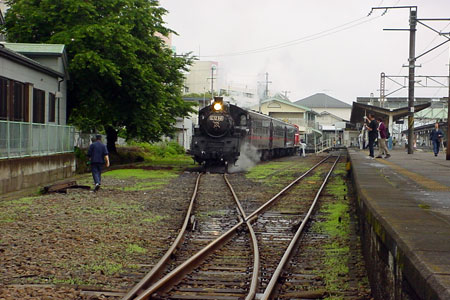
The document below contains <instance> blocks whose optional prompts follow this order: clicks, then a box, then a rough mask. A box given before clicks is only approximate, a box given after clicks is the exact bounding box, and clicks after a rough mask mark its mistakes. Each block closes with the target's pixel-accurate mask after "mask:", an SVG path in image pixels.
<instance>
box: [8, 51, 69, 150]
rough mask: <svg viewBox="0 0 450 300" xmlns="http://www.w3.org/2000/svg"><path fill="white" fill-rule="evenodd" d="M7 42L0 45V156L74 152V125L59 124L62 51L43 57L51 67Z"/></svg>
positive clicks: (63, 102)
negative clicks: (58, 54)
mask: <svg viewBox="0 0 450 300" xmlns="http://www.w3.org/2000/svg"><path fill="white" fill-rule="evenodd" d="M9 45H10V44H5V43H2V44H0V132H1V134H0V158H8V157H21V156H29V155H48V154H51V153H61V152H71V151H73V136H72V137H70V135H71V134H72V135H73V133H72V131H73V128H72V127H69V126H60V125H65V124H66V101H67V93H66V81H67V79H68V75H67V74H66V67H65V66H66V64H65V63H63V62H62V61H63V60H66V58H65V52H64V51H61V53H60V56H52V55H50V54H48V56H47V57H44V58H43V60H44V61H46V62H47V63H48V64H49V65H50V66H52V67H53V68H52V67H49V66H45V65H44V64H42V63H39V62H38V61H36V60H33V59H31V58H29V57H26V56H24V55H22V54H20V53H18V52H16V51H13V50H11V49H8V48H7V47H9ZM18 45H19V44H16V45H15V46H17V47H19V46H18ZM40 46H41V47H42V48H43V47H45V45H40ZM46 46H48V47H50V48H51V47H58V48H59V49H63V48H64V46H63V45H46ZM26 47H28V46H26Z"/></svg>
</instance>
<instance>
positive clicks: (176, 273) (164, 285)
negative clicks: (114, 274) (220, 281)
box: [135, 220, 244, 300]
mask: <svg viewBox="0 0 450 300" xmlns="http://www.w3.org/2000/svg"><path fill="white" fill-rule="evenodd" d="M243 224H244V221H243V220H241V221H240V222H239V223H237V224H236V225H234V226H233V227H232V228H231V229H229V230H228V231H227V232H225V233H224V234H222V235H221V236H220V237H218V238H217V239H216V240H214V241H213V242H211V243H209V244H208V245H207V246H206V247H205V248H203V249H201V250H200V251H199V252H197V253H196V254H194V255H193V256H192V257H190V258H189V259H188V260H186V261H185V262H184V263H182V264H181V265H179V266H178V267H176V268H175V269H174V270H173V271H172V272H170V273H169V274H167V275H166V276H164V277H163V278H162V279H161V280H159V281H158V282H156V283H155V284H154V285H152V286H151V287H150V288H148V289H147V290H145V291H144V292H143V293H142V294H140V295H139V296H137V297H136V298H135V300H144V299H149V297H151V296H152V295H153V294H154V293H156V292H164V291H167V290H169V289H170V288H171V287H172V285H173V284H176V283H177V282H178V281H179V280H181V279H182V278H183V276H184V275H185V274H186V273H188V272H190V271H191V270H192V269H193V268H195V267H196V266H197V265H198V264H200V263H201V262H203V260H204V259H205V258H206V257H207V256H208V255H209V254H211V253H212V252H214V251H215V250H216V249H218V248H220V247H221V246H222V245H223V244H225V243H226V242H227V241H228V240H229V239H231V238H232V237H233V235H234V234H235V233H236V232H237V230H238V229H239V227H241V226H242V225H243Z"/></svg>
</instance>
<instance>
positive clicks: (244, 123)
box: [240, 115, 247, 126]
mask: <svg viewBox="0 0 450 300" xmlns="http://www.w3.org/2000/svg"><path fill="white" fill-rule="evenodd" d="M240 125H241V126H247V116H246V115H241V121H240Z"/></svg>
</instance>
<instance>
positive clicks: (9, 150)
mask: <svg viewBox="0 0 450 300" xmlns="http://www.w3.org/2000/svg"><path fill="white" fill-rule="evenodd" d="M9 136H10V134H9V122H6V145H7V148H8V152H7V153H8V154H7V157H8V158H9V156H10V153H11V149H10V141H9Z"/></svg>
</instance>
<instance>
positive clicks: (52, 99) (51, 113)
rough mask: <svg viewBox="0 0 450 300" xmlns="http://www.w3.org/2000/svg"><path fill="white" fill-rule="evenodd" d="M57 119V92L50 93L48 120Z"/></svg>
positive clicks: (53, 120)
mask: <svg viewBox="0 0 450 300" xmlns="http://www.w3.org/2000/svg"><path fill="white" fill-rule="evenodd" d="M55 120H56V98H55V94H52V93H49V94H48V121H49V122H55Z"/></svg>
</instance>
